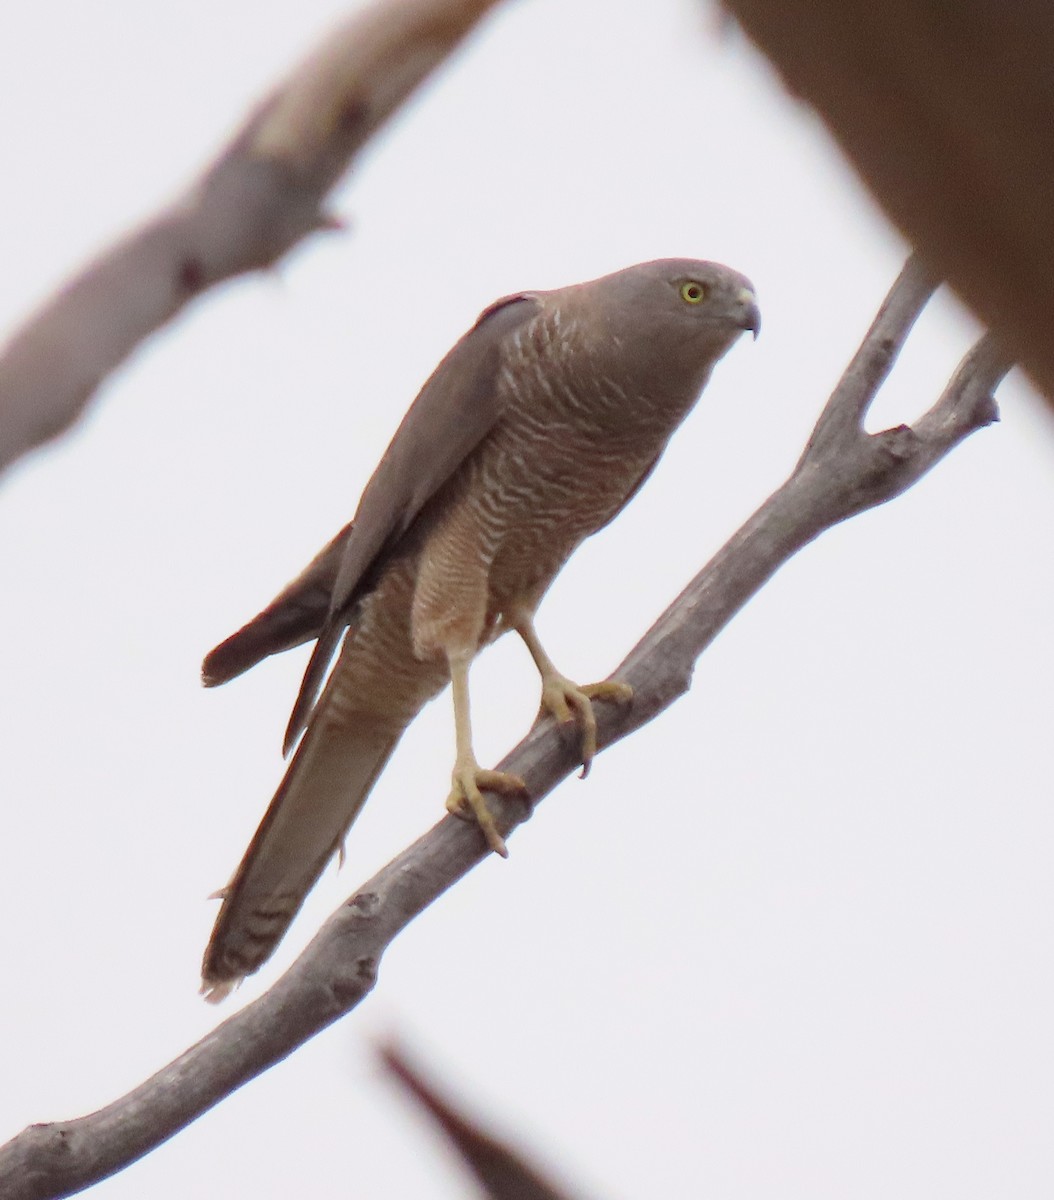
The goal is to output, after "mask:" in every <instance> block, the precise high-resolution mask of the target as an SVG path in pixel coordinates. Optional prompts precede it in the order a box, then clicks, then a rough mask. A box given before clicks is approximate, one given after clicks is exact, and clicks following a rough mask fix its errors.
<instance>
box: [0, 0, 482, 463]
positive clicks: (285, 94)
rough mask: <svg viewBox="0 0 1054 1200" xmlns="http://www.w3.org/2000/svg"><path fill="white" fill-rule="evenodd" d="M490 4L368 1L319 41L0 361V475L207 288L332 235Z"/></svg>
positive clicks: (56, 430) (67, 420) (58, 428)
mask: <svg viewBox="0 0 1054 1200" xmlns="http://www.w3.org/2000/svg"><path fill="white" fill-rule="evenodd" d="M495 2H496V0H381V2H380V3H378V4H376V5H375V6H374V7H372V8H369V9H367V10H366V11H365V12H363V13H360V14H358V15H356V16H355V17H353V18H351V19H350V20H348V21H347V22H346V23H345V24H344V25H343V26H341V27H340V28H338V29H337V30H336V31H335V32H334V33H332V34H331V35H330V36H329V38H327V40H326V41H324V42H323V43H322V44H321V45H320V46H319V47H318V48H317V49H316V50H315V52H314V53H313V54H312V55H311V56H310V57H309V58H308V59H307V60H306V61H305V62H304V63H302V64H301V65H300V67H298V68H297V69H296V70H295V71H294V72H293V74H292V75H291V76H290V77H289V79H288V80H286V82H285V83H284V84H282V85H281V86H280V87H279V88H278V89H277V90H276V91H275V92H274V93H273V94H272V95H271V96H270V97H269V98H268V99H266V100H265V101H264V102H263V103H262V104H261V105H260V107H259V108H258V109H257V110H256V111H255V112H254V113H253V114H252V115H251V116H250V117H249V118H248V120H247V121H246V123H245V124H244V125H243V127H242V128H241V129H240V130H239V132H238V133H237V134H236V135H235V137H234V139H233V140H232V142H231V143H230V145H229V146H228V147H227V149H226V150H224V151H223V153H222V154H221V155H220V156H219V158H218V159H217V160H216V161H215V162H214V163H213V164H212V165H211V166H210V167H209V168H208V169H207V170H206V172H205V174H204V175H203V176H202V177H201V178H200V179H199V180H197V181H196V182H195V183H194V184H193V186H192V187H191V188H190V189H189V191H188V192H187V193H186V194H185V195H184V196H183V197H182V198H181V199H180V200H178V201H177V202H176V203H175V204H174V205H172V207H171V208H169V209H167V210H166V211H165V212H162V213H161V214H160V215H159V216H157V217H155V218H154V219H153V220H151V221H149V222H148V223H147V224H146V225H144V226H143V227H142V228H141V229H139V230H138V231H136V232H135V233H132V234H130V235H129V236H128V237H126V238H125V239H124V240H123V241H121V242H119V243H117V245H115V246H112V247H111V248H110V249H109V250H107V251H106V252H105V253H104V254H103V255H102V256H101V257H100V258H99V259H97V260H96V261H95V262H94V263H92V264H91V265H90V266H88V267H87V268H86V269H85V270H84V271H83V272H82V273H81V274H80V275H78V276H77V277H76V278H74V279H73V280H72V281H71V282H70V283H68V284H67V285H66V286H65V287H64V288H62V290H61V291H60V292H59V293H58V294H57V295H56V296H54V297H53V298H52V299H51V300H49V301H48V302H47V303H46V304H45V305H44V307H43V308H42V309H40V311H39V312H37V313H36V314H35V315H34V316H32V317H31V318H30V319H29V321H28V322H27V323H26V324H25V325H24V326H23V327H22V328H21V329H20V330H19V331H18V332H16V333H15V335H14V336H13V337H12V339H11V340H10V342H9V343H8V344H7V346H6V347H5V348H4V350H3V353H2V356H0V471H3V469H4V468H5V467H7V466H8V465H10V464H11V463H12V462H14V461H15V460H16V459H17V458H19V457H21V456H22V455H23V454H25V453H26V452H27V451H29V450H32V449H33V448H34V447H36V446H39V445H41V444H43V443H44V442H46V441H49V440H50V439H52V438H55V437H57V436H58V435H59V434H61V433H62V432H63V431H64V430H66V429H67V428H68V427H69V426H70V425H71V424H72V423H73V421H74V420H75V419H76V418H77V417H78V416H79V415H80V413H81V411H82V410H83V408H84V407H85V405H86V404H87V403H88V401H89V400H90V399H91V397H92V395H93V394H94V392H95V390H96V389H97V388H98V386H99V385H100V383H102V381H103V380H104V379H105V378H106V376H107V375H108V374H109V373H110V372H111V371H113V370H114V369H115V368H116V367H117V366H119V365H120V364H121V363H122V362H123V361H124V360H125V359H126V358H127V357H128V355H129V354H130V353H131V352H132V350H134V349H135V347H136V346H137V345H138V344H139V343H140V342H141V341H142V340H143V339H144V338H146V337H147V336H148V335H149V334H151V333H153V332H154V330H156V329H158V328H160V326H162V325H164V324H165V323H166V322H167V321H170V320H171V319H172V318H173V317H174V316H175V315H176V314H177V313H178V312H180V310H181V309H182V308H183V307H184V306H185V305H186V304H187V303H188V302H189V301H190V300H192V299H193V298H194V297H195V296H197V295H199V294H200V293H201V292H203V291H204V290H205V289H206V288H209V287H211V286H213V285H214V284H216V283H219V282H221V281H222V280H224V279H229V278H231V277H232V276H234V275H240V274H243V273H244V272H247V271H254V270H262V269H263V268H266V267H269V266H272V265H273V264H274V263H275V262H276V261H277V260H278V259H279V258H280V257H281V256H282V255H283V254H285V253H286V251H288V250H290V249H291V248H292V247H293V246H294V245H296V243H297V242H299V241H300V240H301V239H302V238H304V237H306V236H307V235H308V234H310V233H312V232H314V231H316V230H320V229H332V228H337V227H339V222H338V221H337V220H335V219H334V218H333V217H332V216H330V215H328V214H327V213H326V212H325V211H324V209H323V207H322V205H323V201H324V199H325V197H326V195H327V194H328V193H329V191H330V190H331V189H332V188H333V187H334V185H335V184H336V183H337V182H338V180H339V179H340V178H341V176H342V175H343V174H344V172H345V171H346V170H347V168H348V166H349V164H350V163H351V160H352V159H353V158H354V156H355V155H356V154H357V153H358V151H359V150H361V149H362V147H363V146H364V145H365V143H366V142H367V141H368V140H369V138H370V137H372V136H373V134H374V133H375V132H376V131H377V130H378V129H379V128H380V126H381V125H383V123H384V122H385V121H386V120H387V118H388V117H389V116H391V114H392V113H393V112H394V111H395V110H396V109H397V108H398V107H399V105H400V104H401V103H402V102H403V101H404V100H405V99H406V98H407V97H408V96H409V95H410V94H411V93H412V92H413V91H414V89H415V88H416V87H417V85H418V84H419V83H421V81H422V80H423V79H424V78H425V77H426V76H427V75H428V74H429V73H430V72H431V71H432V70H433V69H434V68H435V67H436V66H437V65H438V64H439V63H440V62H442V61H443V59H444V58H446V56H447V55H448V54H449V53H450V52H451V51H452V50H453V49H454V48H455V47H456V46H457V45H458V43H459V42H460V41H461V39H462V38H463V37H464V36H465V35H466V34H467V33H468V32H469V30H470V29H471V28H472V27H473V26H474V25H475V23H476V22H477V21H478V20H479V19H480V18H481V17H482V16H483V15H484V13H486V12H487V10H488V9H490V8H491V7H493V5H494V3H495Z"/></svg>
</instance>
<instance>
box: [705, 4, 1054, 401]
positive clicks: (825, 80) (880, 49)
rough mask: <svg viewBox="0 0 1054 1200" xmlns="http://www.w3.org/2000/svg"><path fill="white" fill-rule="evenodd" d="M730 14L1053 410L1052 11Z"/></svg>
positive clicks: (769, 7) (803, 7) (741, 9)
mask: <svg viewBox="0 0 1054 1200" xmlns="http://www.w3.org/2000/svg"><path fill="white" fill-rule="evenodd" d="M724 2H725V6H726V8H727V9H728V10H729V11H730V12H731V13H732V14H733V15H734V16H735V18H736V19H737V20H738V21H739V23H740V24H741V25H742V27H743V28H744V29H745V30H746V32H747V34H748V35H749V36H750V37H751V38H752V39H753V40H754V41H755V42H756V43H757V45H758V46H759V47H760V48H761V49H762V50H763V51H764V53H765V54H766V55H767V56H768V57H769V58H770V59H771V60H772V62H773V64H774V65H775V66H776V68H777V69H778V70H779V72H780V73H781V75H782V76H783V80H784V83H785V84H786V85H787V87H788V88H789V90H790V91H791V92H793V93H794V94H796V95H798V96H800V97H802V98H803V99H804V100H806V101H807V102H808V103H809V104H810V105H812V106H813V107H814V108H815V109H816V110H817V112H818V113H819V114H820V116H821V117H823V119H824V121H825V122H826V123H827V126H828V128H829V129H830V130H831V132H832V134H833V135H834V136H835V138H836V139H837V140H838V142H839V143H840V145H841V147H842V149H843V150H844V151H845V153H846V154H847V156H848V157H849V159H850V161H851V162H852V163H853V165H854V166H855V167H856V169H857V171H858V172H859V173H860V175H861V176H862V178H863V180H864V182H865V183H866V184H867V186H868V187H869V188H870V189H871V191H872V192H873V193H874V195H875V198H876V199H877V200H878V201H879V203H880V204H881V205H882V206H883V208H884V209H885V210H886V213H887V214H888V215H889V217H890V218H891V219H892V220H893V221H894V222H895V223H896V224H897V225H898V226H899V227H900V229H901V230H902V231H903V233H904V235H905V236H906V237H907V239H908V241H909V242H910V243H911V245H913V246H915V247H916V248H917V249H918V251H919V253H920V254H922V255H923V257H924V258H925V260H926V262H927V264H928V265H929V266H930V268H931V269H932V270H933V271H934V273H935V274H936V275H938V276H939V277H940V278H942V279H946V280H948V282H949V283H950V284H951V285H952V286H953V287H954V288H955V290H956V291H957V292H958V293H959V295H960V296H961V297H962V298H963V299H964V300H965V301H966V302H967V304H969V305H970V307H971V308H972V309H973V310H974V311H975V312H976V313H977V314H978V316H979V317H980V318H981V319H982V320H983V321H984V322H985V324H986V325H988V326H989V327H990V328H991V329H993V330H995V331H996V332H997V333H998V334H999V336H1000V338H1001V339H1002V342H1003V344H1004V345H1005V346H1006V347H1007V351H1008V353H1009V354H1010V355H1011V356H1012V357H1013V358H1014V360H1015V361H1017V362H1020V363H1021V364H1022V366H1024V367H1025V368H1026V369H1027V370H1028V372H1029V374H1030V375H1031V376H1032V378H1033V379H1034V380H1035V381H1036V383H1037V384H1038V385H1039V386H1040V388H1041V389H1042V390H1043V391H1044V392H1045V394H1046V397H1047V399H1048V401H1049V402H1051V403H1052V404H1054V339H1052V338H1051V336H1050V330H1051V329H1052V328H1054V239H1052V238H1051V236H1050V226H1051V219H1052V214H1054V88H1052V87H1051V86H1050V64H1051V63H1052V62H1054V5H1051V4H1049V3H1048V2H1047V0H1015V2H1014V3H1012V4H999V3H992V2H991V0H954V2H953V3H950V2H948V0H724Z"/></svg>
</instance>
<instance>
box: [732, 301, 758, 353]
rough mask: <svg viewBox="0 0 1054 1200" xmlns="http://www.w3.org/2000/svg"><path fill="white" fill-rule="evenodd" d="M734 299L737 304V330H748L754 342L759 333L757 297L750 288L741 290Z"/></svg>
mask: <svg viewBox="0 0 1054 1200" xmlns="http://www.w3.org/2000/svg"><path fill="white" fill-rule="evenodd" d="M736 299H737V301H738V302H739V328H740V329H749V330H750V332H751V333H752V334H753V335H754V341H755V342H756V341H757V340H758V334H759V333H760V332H761V309H759V308H758V301H757V297H756V296H755V295H754V293H753V292H752V291H751V290H750V288H743V290H742V291H741V292H740V293H739V295H738V296H737V297H736Z"/></svg>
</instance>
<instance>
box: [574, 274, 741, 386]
mask: <svg viewBox="0 0 1054 1200" xmlns="http://www.w3.org/2000/svg"><path fill="white" fill-rule="evenodd" d="M579 287H580V289H581V292H580V295H581V299H582V300H584V301H586V305H585V309H586V311H589V312H590V313H591V314H592V324H593V329H594V331H595V332H596V333H597V334H598V335H599V336H600V337H601V339H604V340H607V341H608V343H609V345H610V346H612V347H615V348H617V350H618V351H619V352H620V353H621V355H624V356H625V357H626V359H627V360H628V361H630V362H633V361H635V362H637V363H639V364H640V365H641V367H643V368H644V369H645V370H646V371H648V372H649V373H652V372H657V373H661V374H662V375H665V376H667V377H668V378H669V379H670V381H671V382H673V381H674V377H679V378H681V379H684V381H685V382H688V381H689V379H690V380H692V381H693V383H694V381H695V380H696V378H698V385H699V386H701V385H702V383H703V382H705V379H706V376H707V375H708V374H709V372H710V368H711V367H712V366H713V365H714V363H715V362H716V361H717V360H718V359H719V358H720V357H721V356H722V355H723V354H724V353H725V351H726V350H728V349H729V347H730V346H731V345H732V343H733V342H735V340H736V339H737V338H738V337H739V335H740V334H741V333H743V332H745V331H746V330H750V331H751V333H753V335H754V337H755V338H756V337H757V335H758V332H759V331H760V329H761V313H760V312H759V311H758V304H757V298H756V295H755V293H754V286H753V284H752V283H751V282H750V280H749V279H747V278H746V276H745V275H740V273H739V272H738V271H733V270H732V269H731V268H730V267H725V266H722V265H721V264H720V263H713V262H703V261H700V260H698V259H692V258H662V259H657V260H655V261H654V262H646V263H638V264H637V265H636V266H632V267H626V268H625V269H624V270H622V271H616V272H615V273H614V274H612V275H605V276H603V277H602V278H600V279H594V280H592V281H591V282H589V283H586V284H581V285H579Z"/></svg>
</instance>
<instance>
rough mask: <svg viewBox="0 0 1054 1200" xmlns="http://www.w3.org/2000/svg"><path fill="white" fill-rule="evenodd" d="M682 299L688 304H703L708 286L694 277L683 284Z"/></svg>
mask: <svg viewBox="0 0 1054 1200" xmlns="http://www.w3.org/2000/svg"><path fill="white" fill-rule="evenodd" d="M681 299H682V300H684V301H685V302H686V303H687V304H702V302H703V301H704V300H705V299H706V287H705V286H704V285H703V284H701V283H698V282H697V281H696V280H694V279H689V280H688V282H687V283H682V284H681Z"/></svg>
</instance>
